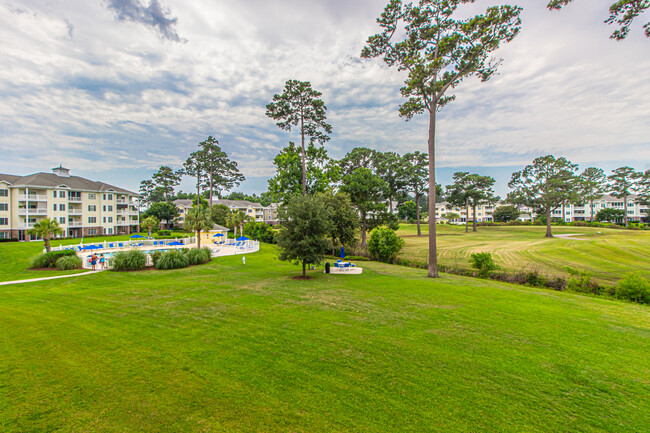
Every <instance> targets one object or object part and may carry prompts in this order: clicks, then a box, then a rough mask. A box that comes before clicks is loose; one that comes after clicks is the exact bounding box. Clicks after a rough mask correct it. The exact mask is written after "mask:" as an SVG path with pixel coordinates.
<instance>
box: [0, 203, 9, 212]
mask: <svg viewBox="0 0 650 433" xmlns="http://www.w3.org/2000/svg"><path fill="white" fill-rule="evenodd" d="M3 210H9V203H0V211H3Z"/></svg>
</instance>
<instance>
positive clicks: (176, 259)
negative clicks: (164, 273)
mask: <svg viewBox="0 0 650 433" xmlns="http://www.w3.org/2000/svg"><path fill="white" fill-rule="evenodd" d="M188 254H189V253H183V251H180V250H172V251H167V252H166V253H164V254H163V255H162V256H160V258H159V259H158V261H157V262H156V264H155V267H156V269H159V270H167V269H180V268H186V267H188V266H189V265H190V261H189V259H188Z"/></svg>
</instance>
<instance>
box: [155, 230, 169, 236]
mask: <svg viewBox="0 0 650 433" xmlns="http://www.w3.org/2000/svg"><path fill="white" fill-rule="evenodd" d="M171 234H172V231H171V230H158V236H171Z"/></svg>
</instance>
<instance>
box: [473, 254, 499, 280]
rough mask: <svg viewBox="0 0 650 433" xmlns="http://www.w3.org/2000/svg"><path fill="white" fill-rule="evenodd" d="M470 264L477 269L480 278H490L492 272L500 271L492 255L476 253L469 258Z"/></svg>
mask: <svg viewBox="0 0 650 433" xmlns="http://www.w3.org/2000/svg"><path fill="white" fill-rule="evenodd" d="M469 264H470V266H471V267H472V268H474V269H476V270H477V271H478V272H477V274H478V276H479V277H481V278H488V277H489V276H490V274H491V273H492V271H496V270H497V269H499V266H498V265H497V264H496V263H495V261H494V259H493V258H492V254H490V253H474V254H472V255H471V256H470V258H469Z"/></svg>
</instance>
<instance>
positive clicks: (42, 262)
mask: <svg viewBox="0 0 650 433" xmlns="http://www.w3.org/2000/svg"><path fill="white" fill-rule="evenodd" d="M66 256H75V257H76V256H77V253H76V252H74V251H73V250H63V251H50V252H49V253H43V254H41V255H40V256H37V257H34V259H33V260H32V268H54V267H56V261H57V260H58V259H59V258H61V257H66Z"/></svg>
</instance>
